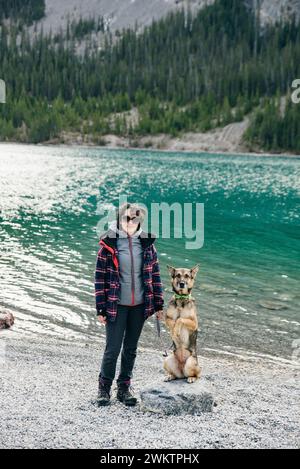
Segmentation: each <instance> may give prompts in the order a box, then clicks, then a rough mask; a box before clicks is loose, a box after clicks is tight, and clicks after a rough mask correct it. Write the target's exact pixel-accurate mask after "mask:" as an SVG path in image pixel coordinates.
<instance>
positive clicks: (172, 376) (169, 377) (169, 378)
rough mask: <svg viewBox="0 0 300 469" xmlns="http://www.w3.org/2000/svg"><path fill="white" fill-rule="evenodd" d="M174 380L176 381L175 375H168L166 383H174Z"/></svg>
mask: <svg viewBox="0 0 300 469" xmlns="http://www.w3.org/2000/svg"><path fill="white" fill-rule="evenodd" d="M174 379H176V378H175V376H174V375H168V376H166V377H165V379H164V381H165V382H166V383H167V382H169V381H174Z"/></svg>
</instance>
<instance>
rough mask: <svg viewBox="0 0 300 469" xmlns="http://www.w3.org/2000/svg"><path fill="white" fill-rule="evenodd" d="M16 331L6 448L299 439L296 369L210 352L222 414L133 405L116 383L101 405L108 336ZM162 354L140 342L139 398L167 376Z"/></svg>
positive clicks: (240, 444) (289, 443)
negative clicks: (171, 412)
mask: <svg viewBox="0 0 300 469" xmlns="http://www.w3.org/2000/svg"><path fill="white" fill-rule="evenodd" d="M11 331H13V329H12V330H11ZM11 331H9V330H7V331H4V333H1V334H0V344H3V343H5V346H4V347H5V360H4V363H3V364H2V367H1V373H0V382H1V386H0V396H1V402H2V418H1V420H0V435H1V436H0V447H1V448H94V449H101V448H103V449H110V448H111V449H112V448H123V449H125V448H127V449H128V448H169V449H171V448H173V449H175V448H176V449H179V448H185V449H186V448H193V449H199V448H218V449H221V448H257V449H258V448H298V447H299V419H298V417H297V411H295V410H296V409H297V402H298V379H299V370H297V369H296V368H295V369H294V368H292V369H290V368H287V367H284V366H282V365H278V364H271V363H267V364H266V363H264V362H263V361H258V362H257V363H256V364H255V366H253V362H251V361H245V360H239V359H238V358H236V357H235V358H232V357H226V358H225V357H220V356H219V357H216V356H215V357H207V356H205V357H204V356H200V363H201V366H202V367H203V376H202V378H201V379H202V381H203V384H204V385H205V384H206V385H207V386H209V387H211V388H212V389H213V393H214V396H215V398H216V403H217V406H216V407H215V409H214V411H213V413H210V414H202V415H200V416H157V415H155V414H152V413H147V412H146V413H145V412H143V411H142V410H141V409H140V407H139V405H138V406H137V407H136V408H133V409H132V408H131V409H129V408H125V407H124V406H123V405H122V404H120V403H119V402H117V401H116V399H115V386H114V389H113V399H112V404H111V406H109V407H107V408H101V409H100V408H98V407H97V406H96V405H95V397H96V391H97V376H98V371H99V370H98V368H99V363H100V359H101V356H102V353H103V349H104V341H103V340H100V339H99V341H98V340H97V342H96V343H95V342H91V341H85V340H83V341H82V342H79V343H78V342H75V341H69V340H67V341H64V340H60V339H59V340H58V339H56V338H50V337H47V339H46V340H45V337H39V336H35V337H34V338H32V337H31V338H28V337H21V336H19V337H16V336H15V334H11ZM2 347H3V345H2ZM162 361H163V358H162V355H161V352H159V351H157V350H149V349H142V348H139V351H138V356H137V361H136V367H135V370H134V379H133V386H134V389H135V392H136V394H137V396H138V397H139V391H140V390H141V389H143V388H144V387H145V386H148V385H149V384H151V383H153V381H155V380H156V381H158V382H160V381H162V380H163V378H164V372H163V369H162ZM145 370H147V372H146V373H145ZM11 390H13V392H12V391H11ZM8 395H9V399H8ZM178 435H180V437H179V436H178Z"/></svg>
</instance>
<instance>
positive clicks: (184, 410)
mask: <svg viewBox="0 0 300 469" xmlns="http://www.w3.org/2000/svg"><path fill="white" fill-rule="evenodd" d="M140 394H141V401H142V404H141V407H142V410H145V411H151V412H156V413H161V414H166V415H199V414H201V413H203V412H212V410H213V407H214V397H213V394H212V392H211V390H210V389H209V388H208V387H207V385H206V384H203V382H202V381H201V380H199V381H196V382H195V383H192V384H189V383H187V382H186V380H181V379H179V380H174V381H170V382H160V381H159V382H157V383H155V384H152V385H151V386H149V387H147V388H145V389H143V390H142V391H141V393H140Z"/></svg>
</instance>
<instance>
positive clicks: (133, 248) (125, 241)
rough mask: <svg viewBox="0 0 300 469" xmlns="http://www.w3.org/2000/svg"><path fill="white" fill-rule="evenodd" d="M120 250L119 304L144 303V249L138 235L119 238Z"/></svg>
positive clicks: (118, 247) (118, 246)
mask: <svg viewBox="0 0 300 469" xmlns="http://www.w3.org/2000/svg"><path fill="white" fill-rule="evenodd" d="M117 249H118V252H119V272H120V293H119V304H121V305H129V306H134V305H138V304H141V303H144V301H145V300H144V282H143V270H142V269H143V249H142V245H141V241H140V239H139V238H138V237H137V236H132V237H119V238H117Z"/></svg>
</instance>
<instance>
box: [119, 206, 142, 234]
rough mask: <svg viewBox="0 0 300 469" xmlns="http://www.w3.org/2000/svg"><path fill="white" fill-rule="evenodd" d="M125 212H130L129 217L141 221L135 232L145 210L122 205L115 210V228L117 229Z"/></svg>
mask: <svg viewBox="0 0 300 469" xmlns="http://www.w3.org/2000/svg"><path fill="white" fill-rule="evenodd" d="M127 210H130V215H131V216H136V217H139V218H140V219H141V222H140V223H139V225H138V227H137V230H139V229H140V227H141V224H142V223H143V221H144V218H145V216H146V210H145V209H144V208H143V207H140V206H139V205H138V204H130V203H125V204H122V205H121V206H120V207H119V208H117V210H116V219H117V227H118V228H119V226H120V221H121V218H122V216H123V215H124V213H125V212H126V211H127Z"/></svg>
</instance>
